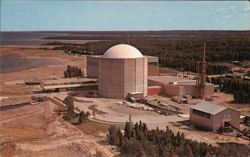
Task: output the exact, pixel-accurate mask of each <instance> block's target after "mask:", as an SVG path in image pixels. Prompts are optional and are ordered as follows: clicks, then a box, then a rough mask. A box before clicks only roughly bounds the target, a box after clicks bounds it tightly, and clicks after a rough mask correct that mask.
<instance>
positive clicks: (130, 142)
mask: <svg viewBox="0 0 250 157" xmlns="http://www.w3.org/2000/svg"><path fill="white" fill-rule="evenodd" d="M107 140H108V142H109V144H111V145H115V146H118V148H119V149H120V151H121V156H124V157H215V156H216V157H243V156H244V157H245V156H248V155H249V153H250V150H249V148H248V146H247V145H241V144H236V143H224V144H219V147H215V146H212V145H208V144H207V143H204V142H197V141H193V140H190V139H187V138H185V136H184V134H183V133H180V132H177V134H174V132H173V131H172V130H170V129H169V128H168V127H166V129H165V130H160V129H158V128H157V129H153V130H149V129H148V128H147V125H146V124H145V123H142V122H141V121H140V122H139V123H135V124H132V123H131V122H126V125H125V129H124V134H123V133H122V131H121V130H120V128H117V127H116V126H111V127H110V128H109V130H108V134H107Z"/></svg>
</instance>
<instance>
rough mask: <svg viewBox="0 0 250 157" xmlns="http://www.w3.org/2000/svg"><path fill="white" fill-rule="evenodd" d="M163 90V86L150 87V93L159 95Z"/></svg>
mask: <svg viewBox="0 0 250 157" xmlns="http://www.w3.org/2000/svg"><path fill="white" fill-rule="evenodd" d="M160 92H161V86H150V87H148V95H159V94H160Z"/></svg>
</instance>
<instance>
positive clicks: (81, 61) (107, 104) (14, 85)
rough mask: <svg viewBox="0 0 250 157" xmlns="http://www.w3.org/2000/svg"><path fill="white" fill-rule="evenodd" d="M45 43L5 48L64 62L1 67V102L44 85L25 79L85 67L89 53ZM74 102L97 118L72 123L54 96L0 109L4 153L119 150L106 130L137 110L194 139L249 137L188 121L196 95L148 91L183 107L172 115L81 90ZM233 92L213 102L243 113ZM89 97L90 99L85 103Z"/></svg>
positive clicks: (23, 97) (26, 97) (0, 152)
mask: <svg viewBox="0 0 250 157" xmlns="http://www.w3.org/2000/svg"><path fill="white" fill-rule="evenodd" d="M39 48H40V46H39V47H38V46H29V47H27V46H22V47H17V46H12V47H4V48H1V55H2V54H6V53H8V54H10V53H13V54H18V55H21V56H22V57H26V58H30V57H31V56H32V57H33V58H50V59H51V58H53V59H55V60H60V64H57V65H46V66H42V67H40V68H35V69H24V70H21V71H16V72H9V73H0V79H1V80H0V98H1V99H0V106H5V105H14V104H17V103H24V102H28V101H30V97H31V96H32V95H41V94H34V93H33V91H37V90H39V89H40V87H39V85H35V86H29V85H25V84H24V82H25V81H26V80H31V79H36V80H41V79H49V78H51V77H56V78H60V77H63V71H64V70H65V69H66V66H67V65H75V66H78V67H81V68H82V69H85V68H86V57H85V56H74V55H68V54H65V53H64V52H63V51H60V50H51V49H50V48H51V47H48V48H49V49H39ZM161 71H162V72H165V71H170V72H175V70H173V69H162V70H161ZM42 95H47V96H50V97H57V98H59V99H61V100H63V99H64V98H65V97H66V96H67V95H68V93H67V92H62V93H50V94H42ZM76 98H77V100H79V101H75V107H77V108H78V109H79V110H83V111H90V112H91V113H92V111H93V110H95V111H98V112H96V114H95V116H92V120H93V121H91V122H89V123H86V124H84V125H81V126H73V125H71V124H69V123H68V122H66V121H64V120H63V119H62V118H61V117H60V116H59V115H57V113H56V112H54V111H55V110H56V109H57V107H58V106H56V105H55V104H53V103H51V102H49V101H48V102H44V103H40V104H36V105H25V106H22V107H18V108H13V109H9V110H5V111H2V110H0V156H3V157H5V156H15V155H18V156H23V157H29V156H30V157H31V156H48V157H50V156H51V157H52V156H62V157H64V156H65V157H66V156H67V157H68V156H72V157H74V156H89V155H93V154H95V153H96V151H100V152H102V154H104V156H116V155H117V152H116V151H114V150H113V149H112V148H111V146H108V145H106V144H105V143H103V141H104V140H105V130H107V127H108V126H109V125H110V124H118V125H120V126H123V125H124V123H125V122H126V121H128V120H129V115H132V121H133V122H138V121H140V120H142V121H143V122H145V123H147V125H148V128H151V129H155V128H156V127H157V126H158V127H159V128H160V129H164V128H165V127H166V126H168V127H170V129H172V130H173V131H174V132H175V133H176V132H177V131H180V132H183V133H184V134H185V136H186V137H187V138H189V139H193V140H197V141H201V142H207V143H210V144H214V145H215V144H216V143H217V142H237V143H243V144H248V143H249V141H247V140H244V139H242V138H239V137H234V136H226V135H218V134H215V133H212V132H204V131H198V130H196V129H194V127H193V126H192V125H190V124H189V123H188V122H187V121H188V119H189V108H190V105H193V104H196V103H198V102H199V101H200V100H197V99H194V100H192V101H191V102H190V104H177V103H176V102H173V101H171V100H170V98H166V97H162V96H154V97H148V99H149V100H152V101H153V100H155V99H156V100H160V101H161V102H162V103H163V104H165V105H166V106H168V107H169V108H174V109H178V111H179V112H181V113H180V114H174V115H170V116H164V115H160V114H158V113H155V112H152V111H143V110H138V109H133V108H130V107H126V106H122V105H118V104H117V102H118V101H122V100H114V99H113V100H112V99H105V98H84V97H82V96H76ZM232 99H233V97H232V95H230V94H225V93H215V96H214V97H213V102H214V103H217V104H219V105H223V106H226V107H232V108H235V109H237V110H239V111H240V112H241V113H242V114H244V113H247V112H248V109H249V108H248V107H249V106H248V105H239V104H233V103H231V102H232ZM85 100H88V101H89V100H90V102H88V103H86V102H84V101H85Z"/></svg>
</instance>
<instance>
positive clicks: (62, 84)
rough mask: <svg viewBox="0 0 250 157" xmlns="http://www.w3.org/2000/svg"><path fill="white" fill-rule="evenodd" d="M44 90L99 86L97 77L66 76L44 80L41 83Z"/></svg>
mask: <svg viewBox="0 0 250 157" xmlns="http://www.w3.org/2000/svg"><path fill="white" fill-rule="evenodd" d="M40 86H41V88H42V90H43V91H66V90H67V89H72V88H82V87H84V88H86V87H97V79H89V78H65V79H53V80H43V81H41V83H40Z"/></svg>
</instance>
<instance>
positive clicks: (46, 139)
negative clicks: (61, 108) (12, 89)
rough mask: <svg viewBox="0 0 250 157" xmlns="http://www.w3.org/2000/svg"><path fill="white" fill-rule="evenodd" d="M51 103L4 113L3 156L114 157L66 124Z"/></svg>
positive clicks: (1, 128) (0, 135) (0, 127)
mask: <svg viewBox="0 0 250 157" xmlns="http://www.w3.org/2000/svg"><path fill="white" fill-rule="evenodd" d="M56 108H57V106H56V105H55V104H53V103H51V102H49V101H47V102H43V103H40V104H36V105H27V106H24V107H20V108H16V109H11V110H7V111H0V112H1V120H0V139H1V140H0V145H1V148H0V155H1V156H4V157H5V156H6V157H7V156H15V155H18V156H23V157H29V156H30V157H32V156H47V157H50V156H51V157H52V156H62V157H64V156H65V157H68V156H69V155H70V156H91V155H94V154H95V153H96V151H100V152H102V153H103V154H104V155H106V156H113V155H114V153H113V152H112V151H111V150H110V149H107V148H106V147H104V146H102V145H100V144H98V141H100V140H101V138H100V139H98V138H97V137H93V136H89V135H86V134H84V133H83V132H81V131H80V130H79V129H78V128H76V127H74V126H72V125H71V124H69V123H67V122H65V121H63V120H62V118H60V117H59V116H58V115H57V114H56V113H55V112H54V110H55V109H56Z"/></svg>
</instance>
